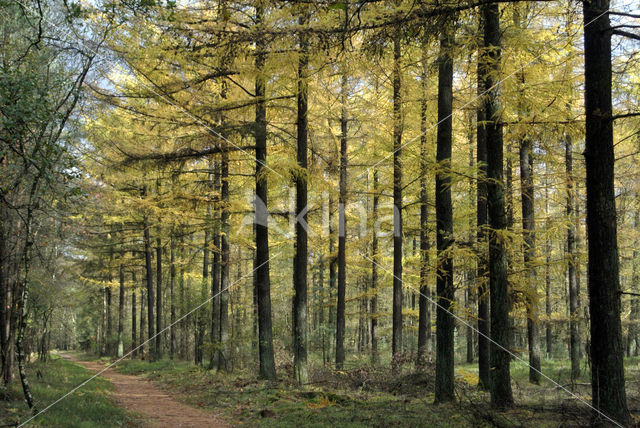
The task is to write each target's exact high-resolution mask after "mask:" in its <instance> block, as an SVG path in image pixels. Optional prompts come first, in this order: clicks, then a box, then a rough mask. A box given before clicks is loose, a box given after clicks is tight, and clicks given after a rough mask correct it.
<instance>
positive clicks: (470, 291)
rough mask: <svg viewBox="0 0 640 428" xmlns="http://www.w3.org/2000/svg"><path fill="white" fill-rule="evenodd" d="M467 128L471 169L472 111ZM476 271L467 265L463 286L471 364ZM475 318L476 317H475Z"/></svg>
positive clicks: (470, 180)
mask: <svg viewBox="0 0 640 428" xmlns="http://www.w3.org/2000/svg"><path fill="white" fill-rule="evenodd" d="M467 123H468V128H467V140H468V141H469V170H471V171H473V168H474V166H475V162H474V158H473V133H474V127H473V112H469V115H468V122H467ZM475 183H476V180H474V177H473V176H471V177H470V178H469V194H470V196H471V198H470V199H471V202H472V203H473V201H474V199H475V195H474V193H473V189H474V186H475ZM468 239H469V242H473V239H474V236H473V217H469V238H468ZM475 276H476V272H475V266H474V265H473V264H472V265H471V266H468V267H467V270H466V271H465V280H466V282H467V284H466V287H465V307H466V310H467V313H468V314H469V315H468V316H467V328H466V332H465V336H466V342H467V364H473V358H474V348H475V346H474V345H475V331H474V329H473V320H474V316H473V309H474V306H475V295H476V293H475V292H476V278H475ZM476 319H477V318H476Z"/></svg>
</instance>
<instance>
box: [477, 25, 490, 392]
mask: <svg viewBox="0 0 640 428" xmlns="http://www.w3.org/2000/svg"><path fill="white" fill-rule="evenodd" d="M479 19H480V23H479V25H478V27H479V30H480V32H481V33H482V32H483V31H484V23H483V18H482V16H480V18H479ZM487 71H488V70H487V58H486V57H485V55H484V54H483V53H482V51H481V50H479V51H478V65H477V75H478V83H477V92H478V96H479V97H481V96H483V94H484V90H485V86H486V82H485V80H486V73H487ZM476 164H477V165H478V181H477V182H478V185H477V193H476V223H477V248H478V268H477V275H476V278H477V282H478V386H479V387H480V388H481V389H484V390H488V389H489V387H490V380H489V367H490V364H489V334H490V333H489V324H490V315H489V293H488V291H489V289H488V281H489V253H488V248H487V226H488V211H487V129H486V126H485V110H484V106H483V105H480V106H479V107H478V109H477V111H476Z"/></svg>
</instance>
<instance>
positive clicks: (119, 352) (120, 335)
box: [116, 253, 124, 358]
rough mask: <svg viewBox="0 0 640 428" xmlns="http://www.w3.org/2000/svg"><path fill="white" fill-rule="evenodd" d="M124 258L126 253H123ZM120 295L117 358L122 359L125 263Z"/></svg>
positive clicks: (121, 270) (122, 262)
mask: <svg viewBox="0 0 640 428" xmlns="http://www.w3.org/2000/svg"><path fill="white" fill-rule="evenodd" d="M122 257H124V253H122ZM119 291H120V294H119V299H118V349H117V352H116V357H118V358H122V356H123V355H124V343H123V333H124V261H120V290H119Z"/></svg>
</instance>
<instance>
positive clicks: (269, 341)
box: [255, 2, 276, 380]
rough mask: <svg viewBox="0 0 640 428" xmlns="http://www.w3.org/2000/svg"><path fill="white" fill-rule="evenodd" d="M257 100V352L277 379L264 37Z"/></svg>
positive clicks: (265, 374)
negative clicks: (267, 167) (271, 272)
mask: <svg viewBox="0 0 640 428" xmlns="http://www.w3.org/2000/svg"><path fill="white" fill-rule="evenodd" d="M263 18H264V6H263V4H262V2H258V5H257V6H256V25H257V26H260V25H262V21H263ZM256 49H257V55H256V70H257V75H256V81H255V93H256V98H257V99H258V103H257V104H256V123H255V142H256V202H255V237H256V238H255V239H256V252H255V261H256V267H255V288H256V289H255V295H256V306H257V311H258V316H257V321H258V356H259V360H260V377H261V378H263V379H270V380H271V379H275V377H276V366H275V357H274V353H273V331H272V330H273V327H272V319H271V279H270V276H269V211H268V205H267V195H268V192H267V178H266V177H262V174H263V168H264V167H265V166H266V164H267V106H266V103H265V92H266V76H265V74H264V71H263V70H264V64H265V61H266V53H265V52H266V49H267V46H266V45H265V42H264V39H260V40H259V41H258V42H256Z"/></svg>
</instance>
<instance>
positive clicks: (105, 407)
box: [0, 355, 138, 428]
mask: <svg viewBox="0 0 640 428" xmlns="http://www.w3.org/2000/svg"><path fill="white" fill-rule="evenodd" d="M38 372H40V373H41V374H42V377H38V376H36V374H37V373H38ZM27 375H28V379H29V383H30V385H31V389H32V392H33V395H34V397H35V399H36V406H37V408H38V409H39V410H42V409H44V408H45V407H47V405H48V404H49V403H53V402H54V401H55V400H57V399H58V398H60V397H62V396H63V395H64V394H66V393H67V392H69V391H70V390H72V389H73V388H74V387H75V386H77V385H78V384H80V383H82V382H83V381H85V380H86V379H88V378H89V377H91V376H92V375H93V373H92V372H90V371H88V370H86V369H85V368H83V367H80V366H78V365H77V364H74V363H72V362H69V361H67V360H65V359H63V358H60V357H58V356H56V355H52V356H51V359H50V360H49V361H48V362H46V363H42V362H39V361H36V362H33V363H31V364H29V365H28V367H27ZM111 388H112V385H111V384H110V383H109V382H108V381H106V380H104V379H102V378H96V379H93V380H92V381H91V382H89V383H87V384H86V385H84V386H83V387H82V388H80V389H78V390H77V391H75V392H74V393H73V394H71V395H69V396H67V397H66V398H64V399H63V400H61V401H60V402H59V403H57V404H55V405H54V406H53V407H51V408H50V409H49V410H47V411H46V412H44V413H42V414H41V415H39V416H37V417H36V418H35V419H33V420H32V421H31V422H29V426H45V427H80V428H82V427H86V428H90V427H91V428H93V427H117V426H135V425H137V424H138V420H137V419H136V417H135V416H134V415H133V414H131V413H128V412H126V411H125V410H123V409H121V408H120V407H118V406H117V405H116V404H115V403H113V402H112V400H111V399H110V397H109V396H108V391H110V390H111ZM9 396H10V397H9V398H10V399H9V400H6V401H2V400H0V425H2V426H6V425H10V424H15V423H16V422H18V423H19V422H23V421H25V420H27V419H28V418H29V416H30V415H31V412H30V411H29V409H28V407H27V405H26V403H25V401H24V396H23V394H22V387H21V385H20V380H19V379H15V380H14V381H13V382H12V384H11V387H10V390H9Z"/></svg>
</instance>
